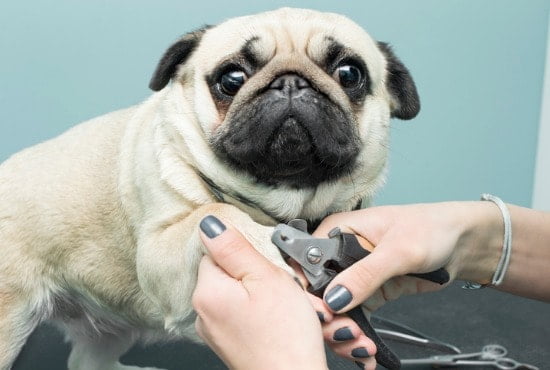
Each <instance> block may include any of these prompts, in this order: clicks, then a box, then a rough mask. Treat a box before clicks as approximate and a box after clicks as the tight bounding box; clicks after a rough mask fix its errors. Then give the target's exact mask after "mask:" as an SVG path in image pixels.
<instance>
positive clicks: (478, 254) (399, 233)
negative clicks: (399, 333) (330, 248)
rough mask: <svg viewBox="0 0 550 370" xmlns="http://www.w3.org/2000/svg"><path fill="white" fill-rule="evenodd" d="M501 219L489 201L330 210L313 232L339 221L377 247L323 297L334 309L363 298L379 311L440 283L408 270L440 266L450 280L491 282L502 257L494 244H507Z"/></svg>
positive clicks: (342, 309) (325, 230)
mask: <svg viewBox="0 0 550 370" xmlns="http://www.w3.org/2000/svg"><path fill="white" fill-rule="evenodd" d="M501 224H502V221H501V219H500V215H499V211H498V208H496V207H495V206H494V205H493V204H491V203H489V202H445V203H432V204H416V205H406V206H386V207H374V208H367V209H362V210H358V211H353V212H346V213H339V214H334V215H332V216H329V217H327V218H326V219H325V220H324V221H323V222H322V223H321V225H320V226H319V227H318V229H317V230H316V231H315V233H314V235H316V236H326V235H327V233H328V232H329V231H330V230H331V229H332V228H334V227H336V226H338V227H340V229H341V230H342V231H344V232H350V233H354V234H356V235H360V236H362V237H363V238H365V239H367V240H368V241H370V242H371V243H372V244H373V245H375V249H374V251H373V252H372V253H371V254H370V255H369V256H367V257H365V258H363V259H362V260H360V261H358V262H357V263H355V264H354V265H353V266H351V267H349V268H348V269H346V270H345V271H343V272H341V273H340V274H338V275H337V276H336V277H335V278H334V279H333V281H332V282H331V283H330V284H329V285H328V286H327V289H326V293H325V297H324V300H325V302H326V303H327V305H328V307H329V308H330V309H331V310H332V311H334V312H345V311H347V310H349V309H350V308H352V307H354V306H357V305H358V304H360V303H362V302H364V306H365V307H366V308H367V309H368V310H370V311H374V310H376V309H377V308H379V307H380V306H381V305H382V304H384V303H385V302H386V301H388V300H393V299H395V298H397V297H399V296H401V295H403V294H412V293H419V292H425V291H432V290H437V289H440V288H441V286H440V285H438V284H435V283H432V282H429V281H426V280H421V279H418V278H413V277H408V276H404V275H406V274H408V273H424V272H430V271H433V270H437V269H438V268H440V267H445V269H447V271H448V272H449V275H450V278H451V280H453V279H454V278H457V277H458V278H461V279H465V280H471V281H476V282H480V283H486V282H489V281H490V278H491V276H492V272H493V271H494V267H496V265H497V262H498V253H494V250H495V248H496V250H497V252H498V250H499V248H501V247H500V246H501V245H502V225H501ZM479 246H484V247H486V248H479ZM493 246H494V247H493ZM489 247H491V248H489Z"/></svg>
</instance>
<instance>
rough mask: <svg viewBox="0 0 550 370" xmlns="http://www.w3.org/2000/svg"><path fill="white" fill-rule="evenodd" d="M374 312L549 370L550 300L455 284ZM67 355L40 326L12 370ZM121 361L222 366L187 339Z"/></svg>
mask: <svg viewBox="0 0 550 370" xmlns="http://www.w3.org/2000/svg"><path fill="white" fill-rule="evenodd" d="M548 283H549V284H550V282H548ZM376 315H378V316H381V317H384V318H388V319H391V320H393V321H397V322H400V323H402V324H405V325H407V326H409V327H412V328H414V329H416V330H419V331H421V332H424V333H425V334H427V335H430V336H432V337H436V338H438V339H440V340H443V341H445V342H449V343H452V344H454V345H455V346H457V347H459V348H460V349H461V350H462V351H464V352H474V351H478V350H480V349H481V347H482V346H483V345H485V344H490V343H498V344H501V345H503V346H504V347H506V348H507V349H508V357H511V358H513V359H515V360H517V361H519V362H524V363H529V364H532V365H535V366H538V367H539V368H540V369H541V370H543V369H550V304H547V303H542V302H537V301H533V300H528V299H523V298H519V297H514V296H511V295H509V294H506V293H502V292H498V291H496V290H493V289H483V290H478V291H466V290H463V289H461V288H460V284H458V283H455V284H453V285H451V286H450V287H448V288H446V289H445V290H443V291H439V292H436V293H427V294H422V295H417V296H409V297H402V298H400V299H399V300H397V301H394V302H390V303H388V304H386V305H385V306H384V307H382V308H381V309H380V310H379V311H378V312H376ZM389 344H390V345H391V347H392V348H393V349H394V350H395V351H396V352H397V354H398V355H400V357H401V358H415V357H425V356H426V355H432V354H435V353H433V352H430V351H427V350H424V349H423V348H419V347H416V346H403V345H402V344H399V343H393V342H389ZM68 354H69V346H68V345H67V344H65V343H64V341H63V337H62V335H61V334H60V333H59V332H57V331H56V330H55V329H54V328H53V327H51V326H49V325H43V326H41V327H39V328H38V329H37V330H36V331H35V332H34V333H33V335H32V336H31V338H30V339H29V341H28V342H27V344H26V346H25V347H24V349H23V351H22V352H21V354H20V356H19V358H18V359H17V361H16V363H15V366H14V368H13V369H14V370H50V369H52V370H53V369H66V361H67V357H68ZM329 361H330V368H331V369H357V367H356V366H355V365H354V364H353V363H351V362H348V361H345V360H342V359H339V358H336V357H335V356H334V355H332V354H331V353H329ZM121 362H123V363H125V364H131V365H138V366H156V367H160V368H165V369H170V370H172V369H199V370H201V369H225V368H226V367H225V366H224V365H223V363H222V362H221V361H220V360H219V359H217V358H216V356H215V355H214V354H213V353H212V352H210V351H209V350H208V349H207V348H205V347H203V346H199V345H195V344H190V343H170V344H163V345H160V344H159V345H153V346H148V347H140V346H136V347H134V348H132V349H131V350H130V351H129V352H128V353H127V354H126V355H124V356H123V357H122V359H121ZM547 364H549V365H547ZM290 368H291V367H290V366H289V369H290ZM470 369H471V368H470Z"/></svg>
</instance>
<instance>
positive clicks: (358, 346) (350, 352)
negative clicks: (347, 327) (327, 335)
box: [328, 335, 376, 361]
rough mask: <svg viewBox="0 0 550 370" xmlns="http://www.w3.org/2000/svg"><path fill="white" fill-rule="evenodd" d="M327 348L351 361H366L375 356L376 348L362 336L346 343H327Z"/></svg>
mask: <svg viewBox="0 0 550 370" xmlns="http://www.w3.org/2000/svg"><path fill="white" fill-rule="evenodd" d="M328 346H329V347H330V349H332V351H333V352H334V353H336V354H337V355H338V356H340V357H344V358H347V359H349V360H353V361H361V360H366V359H368V358H369V357H373V356H374V355H375V354H376V347H374V346H373V345H372V341H371V340H370V339H368V338H367V337H366V336H364V335H361V336H360V337H359V338H357V339H354V340H351V341H347V342H342V343H329V345H328Z"/></svg>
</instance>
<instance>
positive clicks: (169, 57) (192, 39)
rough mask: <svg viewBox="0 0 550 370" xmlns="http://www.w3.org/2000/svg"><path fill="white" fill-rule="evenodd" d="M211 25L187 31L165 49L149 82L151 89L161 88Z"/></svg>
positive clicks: (157, 89)
mask: <svg viewBox="0 0 550 370" xmlns="http://www.w3.org/2000/svg"><path fill="white" fill-rule="evenodd" d="M211 27H212V26H204V27H202V28H200V29H198V30H196V31H193V32H189V33H188V34H186V35H185V36H183V37H182V38H181V39H180V40H179V41H176V43H174V44H173V45H172V46H170V47H169V48H168V50H166V52H165V53H164V55H163V56H162V58H161V59H160V61H159V63H158V64H157V69H156V70H155V73H153V77H152V78H151V81H150V82H149V88H150V89H151V90H154V91H159V90H162V89H163V88H164V86H166V85H167V84H168V82H169V81H170V79H171V78H172V77H174V75H175V73H176V72H177V67H178V65H180V64H182V63H184V62H185V61H186V60H187V58H189V56H190V55H191V53H192V52H193V50H195V48H196V47H197V45H198V44H199V42H200V40H201V38H202V35H204V33H205V32H206V30H207V29H209V28H211Z"/></svg>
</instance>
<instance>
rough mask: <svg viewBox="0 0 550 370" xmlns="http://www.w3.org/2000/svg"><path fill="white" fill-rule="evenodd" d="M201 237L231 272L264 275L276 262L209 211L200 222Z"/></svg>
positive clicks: (240, 276)
mask: <svg viewBox="0 0 550 370" xmlns="http://www.w3.org/2000/svg"><path fill="white" fill-rule="evenodd" d="M199 227H200V229H201V231H202V232H201V233H200V237H201V239H202V242H203V244H204V246H205V247H206V249H207V250H208V252H209V254H210V257H211V258H212V260H213V261H214V262H215V263H216V264H217V265H218V266H220V267H221V268H222V269H223V270H224V271H225V272H226V273H227V274H228V275H230V276H232V277H233V278H235V279H236V280H243V278H244V277H245V276H247V275H262V274H265V272H266V271H269V270H270V269H273V267H274V266H273V265H272V264H271V263H270V262H269V261H268V260H267V259H266V258H265V257H264V256H262V255H261V254H260V253H259V252H258V251H257V250H256V249H254V247H253V246H252V245H251V244H250V242H248V240H246V239H245V237H244V236H243V235H242V234H241V233H240V232H238V231H237V230H235V229H234V228H232V227H226V225H225V224H224V223H223V222H221V221H220V220H219V219H218V218H217V217H215V216H212V215H209V216H206V217H205V218H203V219H202V220H201V222H200V224H199Z"/></svg>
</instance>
